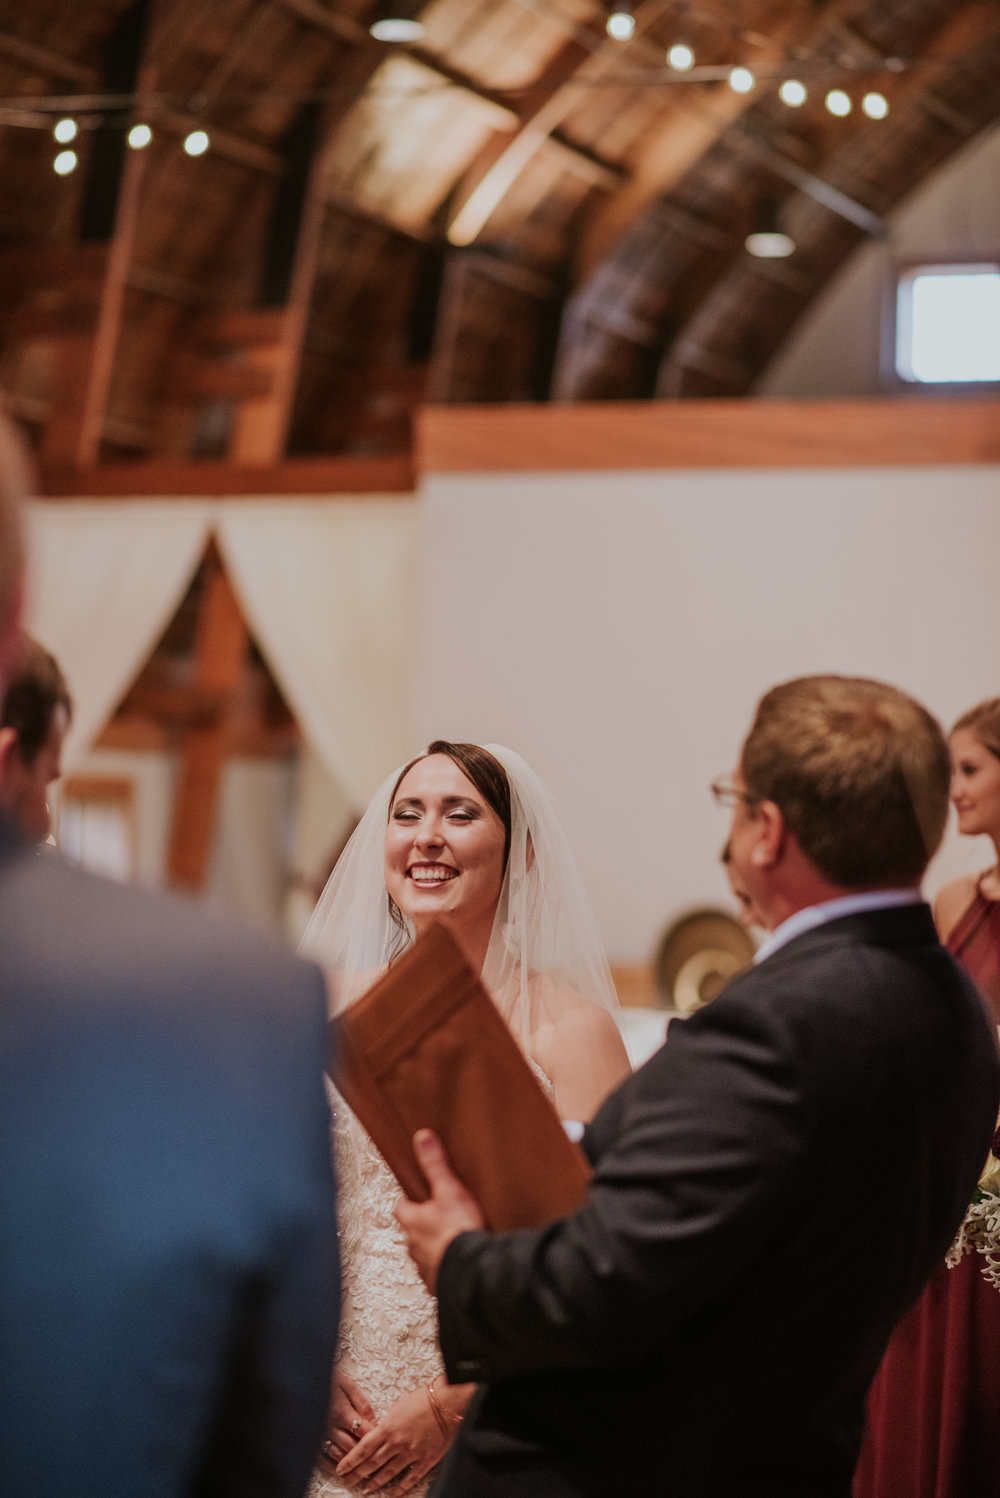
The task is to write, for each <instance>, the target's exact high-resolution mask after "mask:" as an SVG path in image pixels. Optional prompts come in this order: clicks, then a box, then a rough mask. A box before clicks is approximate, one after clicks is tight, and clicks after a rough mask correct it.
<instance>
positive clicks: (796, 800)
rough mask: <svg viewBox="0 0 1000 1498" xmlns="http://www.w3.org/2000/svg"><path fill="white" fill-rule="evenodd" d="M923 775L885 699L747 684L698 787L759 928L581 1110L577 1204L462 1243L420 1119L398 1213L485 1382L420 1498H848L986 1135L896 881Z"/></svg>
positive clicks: (967, 1004)
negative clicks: (425, 1190)
mask: <svg viewBox="0 0 1000 1498" xmlns="http://www.w3.org/2000/svg"><path fill="white" fill-rule="evenodd" d="M948 784H949V763H948V753H947V748H946V745H945V742H944V739H943V737H942V734H941V731H940V729H939V728H938V725H937V724H936V723H935V722H934V720H933V719H932V718H931V717H930V715H929V714H928V713H926V712H925V711H924V710H923V709H922V708H921V707H920V706H919V704H917V703H916V702H914V701H913V700H912V699H911V698H909V697H907V696H906V695H905V694H904V693H902V692H899V691H896V690H895V689H893V688H892V687H888V686H884V685H882V684H881V683H879V682H873V681H867V680H863V679H859V678H850V677H834V676H826V677H805V678H802V679H800V680H798V681H792V682H786V683H785V684H784V685H782V686H779V687H776V688H774V689H773V690H772V691H771V692H769V693H768V694H767V695H766V696H765V697H764V698H763V700H762V702H761V703H760V706H759V708H758V710H757V715H756V718H755V721H754V724H753V726H752V728H751V730H750V733H749V735H748V737H747V739H746V742H745V743H744V745H743V751H742V754H741V757H740V761H739V764H738V766H737V769H736V771H735V773H734V774H733V776H732V778H731V779H729V780H728V781H722V782H718V783H717V784H716V786H715V787H713V789H715V790H716V793H717V796H718V797H719V799H721V800H723V801H724V803H725V804H727V805H729V806H730V807H731V808H732V825H731V828H730V835H729V854H730V862H731V867H732V871H733V875H734V878H735V879H736V881H737V882H738V884H739V886H740V887H741V888H742V889H744V890H745V891H746V894H747V897H748V899H749V900H750V902H751V903H752V906H753V909H754V910H755V912H756V913H757V915H758V916H759V918H760V919H761V920H762V922H763V924H764V925H765V926H766V927H767V928H768V929H769V931H770V932H771V935H770V937H769V940H768V941H767V942H766V943H765V944H764V946H763V947H762V948H761V950H760V952H759V953H758V961H757V964H756V966H755V967H753V968H752V969H751V970H750V971H749V972H747V973H745V974H743V975H741V976H738V977H736V978H734V979H733V980H732V982H731V983H729V984H728V985H727V987H726V988H725V989H724V990H723V992H722V993H721V994H720V995H719V997H718V998H716V999H715V1001H714V1002H713V1003H711V1004H710V1005H708V1006H707V1007H706V1008H704V1009H702V1010H700V1011H699V1012H698V1013H696V1014H695V1015H693V1016H692V1017H691V1018H690V1019H688V1020H685V1021H684V1022H683V1023H677V1024H674V1025H672V1026H671V1028H670V1036H669V1039H668V1041H667V1043H666V1045H665V1046H663V1048H662V1049H661V1050H660V1051H659V1052H658V1053H657V1054H656V1055H655V1056H653V1057H652V1058H651V1059H650V1061H648V1062H647V1064H646V1065H645V1066H644V1067H643V1068H641V1069H640V1070H639V1071H638V1072H636V1073H635V1075H634V1076H632V1077H630V1078H628V1079H627V1080H626V1081H625V1082H623V1083H622V1085H621V1086H620V1087H619V1088H618V1089H617V1091H616V1092H614V1093H612V1095H611V1096H610V1097H609V1098H608V1100H607V1101H606V1103H605V1104H604V1106H603V1107H602V1108H601V1109H600V1111H599V1112H598V1114H597V1116H596V1117H595V1119H594V1120H593V1122H592V1123H591V1124H590V1126H589V1128H588V1130H587V1132H586V1135H585V1138H584V1146H585V1148H586V1150H587V1152H588V1154H589V1156H590V1158H591V1160H592V1162H593V1165H594V1176H593V1180H592V1183H591V1187H590V1191H589V1194H588V1198H587V1201H586V1203H585V1205H584V1206H583V1207H582V1208H581V1210H580V1211H578V1212H577V1213H575V1214H574V1215H573V1216H571V1217H568V1218H565V1219H562V1220H560V1221H557V1222H554V1223H552V1224H550V1225H548V1226H546V1227H543V1228H541V1229H539V1230H537V1231H521V1232H516V1233H508V1234H503V1235H493V1234H489V1233H486V1232H484V1231H482V1218H481V1217H480V1215H479V1212H478V1208H477V1206H476V1204H475V1202H474V1201H473V1200H472V1199H471V1197H470V1196H469V1195H468V1193H467V1192H465V1190H464V1188H463V1187H462V1186H461V1184H460V1183H459V1182H458V1181H457V1180H456V1178H455V1177H454V1176H453V1175H452V1174H451V1172H450V1170H449V1168H448V1165H447V1162H446V1161H445V1159H444V1157H443V1154H442V1151H441V1148H440V1145H439V1144H438V1143H437V1141H436V1140H434V1138H433V1136H432V1135H423V1136H421V1135H418V1136H417V1137H418V1142H419V1147H420V1149H421V1151H422V1157H423V1164H424V1169H425V1173H426V1175H427V1177H428V1180H429V1181H430V1183H431V1186H432V1188H433V1196H432V1198H431V1200H430V1201H429V1202H428V1203H426V1204H423V1205H416V1204H413V1203H403V1204H401V1205H400V1207H399V1208H398V1216H399V1219H400V1221H401V1222H402V1223H403V1225H404V1227H405V1228H406V1229H407V1230H408V1231H409V1233H410V1247H411V1252H412V1253H413V1255H414V1258H415V1259H416V1261H417V1263H418V1265H419V1267H420V1269H421V1272H422V1273H423V1275H424V1278H425V1279H426V1281H427V1283H428V1284H429V1285H431V1286H435V1287H436V1291H437V1296H438V1307H439V1323H440V1332H441V1345H442V1348H443V1351H444V1356H445V1364H446V1367H447V1370H448V1375H449V1377H450V1378H452V1379H453V1380H454V1381H456V1382H462V1381H468V1380H475V1381H477V1382H479V1383H480V1384H481V1385H482V1387H481V1389H480V1391H479V1392H478V1393H477V1395H476V1396H475V1399H474V1401H473V1404H472V1405H471V1406H470V1408H469V1411H468V1414H467V1418H466V1421H465V1425H464V1427H463V1429H462V1432H461V1434H460V1435H459V1437H458V1440H457V1441H456V1442H455V1445H454V1446H453V1448H452V1450H451V1452H450V1455H449V1457H448V1459H447V1460H446V1463H445V1467H444V1469H443V1473H442V1476H441V1478H440V1479H439V1484H438V1486H437V1487H435V1489H434V1493H435V1495H437V1494H440V1495H441V1498H491V1495H493V1494H497V1495H498V1498H499V1495H501V1494H502V1495H503V1498H608V1495H611V1494H619V1493H620V1494H622V1495H623V1498H624V1495H627V1498H661V1495H664V1494H668V1495H670V1498H848V1495H849V1493H850V1487H851V1474H852V1472H853V1469H854V1465H855V1461H856V1459H857V1453H858V1447H859V1443H860V1437H861V1425H862V1408H863V1401H864V1395H865V1390H866V1388H867V1386H868V1383H869V1381H870V1380H871V1378H872V1375H873V1374H874V1372H875V1369H876V1367H877V1365H878V1362H879V1359H880V1357H881V1354H882V1351H883V1349H884V1347H885V1345H886V1342H887V1340H888V1337H889V1333H890V1331H891V1330H892V1327H893V1324H894V1323H895V1322H896V1321H897V1320H898V1318H899V1317H900V1316H901V1315H902V1313H903V1312H904V1310H905V1309H906V1307H907V1306H908V1305H909V1304H911V1302H912V1301H913V1300H915V1298H916V1296H917V1294H918V1292H919V1291H920V1289H921V1287H922V1285H923V1283H924V1282H925V1280H926V1279H927V1278H928V1276H929V1275H930V1273H931V1271H932V1269H934V1267H935V1266H936V1265H937V1264H938V1263H939V1262H940V1260H941V1258H942V1256H943V1255H944V1253H945V1250H946V1249H947V1247H948V1244H949V1242H950V1241H951V1238H952V1235H953V1234H954V1232H955V1230H956V1228H957V1226H958V1224H959V1222H960V1220H961V1217H962V1214H963V1211H964V1209H965V1207H966V1204H967V1203H968V1201H969V1198H970V1195H971V1192H972V1190H973V1187H974V1185H975V1182H976V1178H977V1176H978V1174H979V1171H980V1169H981V1167H982V1165H983V1162H984V1161H985V1159H986V1155H987V1151H988V1149H989V1144H990V1136H991V1134H992V1131H993V1128H994V1125H995V1122H996V1111H997V1100H998V1091H1000V1071H998V1065H997V1058H996V1049H995V1043H994V1039H993V1035H992V1031H991V1027H990V1025H989V1023H988V1022H987V1019H986V1017H985V1014H984V1010H983V1007H982V1004H981V1002H980V999H979V996H978V994H977V993H976V991H975V989H974V988H973V985H972V984H971V983H970V982H969V980H968V979H967V977H966V976H965V975H964V974H963V973H962V972H961V971H960V970H959V968H958V967H957V966H956V965H955V963H954V962H953V961H952V959H951V958H950V957H949V955H948V954H947V952H945V951H944V949H943V948H942V947H941V945H940V943H939V942H938V940H937V937H936V935H935V931H934V925H933V922H932V920H931V915H930V911H929V910H928V909H927V906H926V905H924V904H923V902H922V901H921V898H920V895H919V892H918V889H917V886H918V885H919V883H920V880H921V878H922V876H923V873H924V869H925V868H926V865H927V862H928V859H929V858H930V856H931V854H932V853H933V852H934V850H935V849H936V847H937V845H938V843H939V841H940V838H941V834H942V831H943V828H944V823H945V817H946V813H947V805H948Z"/></svg>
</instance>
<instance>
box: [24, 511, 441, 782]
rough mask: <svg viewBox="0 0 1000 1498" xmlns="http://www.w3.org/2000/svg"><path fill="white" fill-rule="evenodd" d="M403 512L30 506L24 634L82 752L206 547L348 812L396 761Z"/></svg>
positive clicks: (403, 701) (411, 544) (410, 524)
mask: <svg viewBox="0 0 1000 1498" xmlns="http://www.w3.org/2000/svg"><path fill="white" fill-rule="evenodd" d="M417 524H418V519H417V507H416V505H415V504H414V503H413V501H412V499H394V498H382V497H377V498H367V497H366V498H364V499H354V498H341V497H337V498H335V499H330V500H322V499H318V500H314V499H308V500H295V499H292V500H289V499H280V500H271V499H268V500H254V499H247V500H227V501H223V502H219V501H212V500H182V499H168V500H150V499H143V500H127V501H117V500H116V501H96V500H95V501H93V502H90V501H80V500H72V501H68V502H61V501H58V500H46V501H39V502H36V503H35V504H33V505H32V506H30V508H29V516H28V525H29V546H30V558H31V563H30V571H29V579H28V613H27V626H28V629H29V630H30V631H31V632H32V633H33V634H34V635H36V636H37V637H38V638H39V639H40V640H41V641H42V643H43V644H45V645H46V646H47V647H48V649H50V650H51V651H52V652H53V654H54V655H55V656H56V657H57V659H58V660H59V663H60V665H61V666H62V668H63V671H64V672H65V675H66V678H67V680H68V682H69V684H70V690H71V692H72V694H73V700H74V705H75V714H74V722H73V728H72V731H71V734H70V736H69V739H68V741H67V745H66V749H65V752H64V762H65V765H66V768H68V769H69V768H72V766H73V764H74V762H76V761H78V760H79V758H80V756H81V755H82V754H83V753H85V752H86V750H87V748H88V746H89V745H90V743H91V742H92V740H93V739H94V737H95V736H96V734H97V733H98V732H99V731H100V729H101V727H102V726H103V724H104V723H105V722H106V721H107V719H108V717H109V716H110V715H111V713H112V712H113V710H114V708H115V706H116V704H117V703H118V701H119V700H120V698H121V697H122V695H123V694H124V692H125V691H126V690H127V688H128V687H129V685H130V684H131V682H132V681H133V679H134V678H135V676H136V674H137V672H138V671H139V669H140V667H141V666H142V664H143V662H144V661H145V660H146V658H147V657H148V655H149V653H150V651H151V650H152V648H153V646H154V645H155V643H156V640H157V639H158V637H159V635H160V634H161V633H162V631H163V629H164V627H165V625H166V624H167V622H168V621H169V619H170V618H171V616H172V614H173V612H174V610H175V609H176V607H177V605H178V603H179V602H180V599H181V598H182V596H183V594H184V591H185V589H186V588H187V586H188V583H189V582H190V579H191V576H192V574H193V572H194V569H195V567H196V566H197V563H198V561H199V559H200V557H201V555H202V553H203V551H204V548H205V545H206V543H207V541H208V538H209V536H210V535H211V534H213V533H214V534H215V535H216V536H217V538H218V541H219V545H220V548H221V550H222V553H223V556H224V559H225V563H226V566H227V569H228V570H229V573H230V576H231V578H232V580H233V583H234V586H235V588H236V590H237V593H238V595H239V598H240V602H241V605H242V607H243V609H244V612H245V615H246V618H247V622H248V624H249V626H250V629H251V631H252V632H253V634H254V636H255V638H256V640H257V642H258V644H259V645H260V647H261V649H262V651H263V652H264V654H265V655H266V656H267V659H268V663H269V665H270V667H271V669H272V671H273V672H274V675H275V677H276V678H277V680H278V682H279V684H280V686H281V690H282V691H283V692H284V694H285V697H286V699H287V701H288V703H289V706H290V707H291V709H292V711H293V712H294V714H295V716H296V718H297V720H298V722H299V725H300V726H301V728H302V731H303V733H304V735H305V737H306V739H307V740H308V742H309V744H310V747H311V748H312V750H313V752H314V753H315V754H316V756H317V757H318V759H319V760H320V761H321V762H322V764H323V765H324V766H325V767H326V769H327V771H328V772H329V773H330V775H331V776H332V777H333V778H334V779H335V780H336V781H337V782H339V784H340V785H342V786H343V788H344V791H345V792H346V794H347V795H348V797H349V799H350V800H351V801H352V802H354V804H355V805H357V806H358V807H362V806H364V805H365V804H366V803H367V801H368V799H369V798H370V796H371V794H372V792H373V790H374V789H375V787H376V786H377V785H378V784H379V782H380V781H381V779H382V778H383V776H384V775H385V774H386V773H387V771H388V770H389V769H391V768H392V766H393V765H394V764H397V763H398V762H399V761H400V760H401V759H403V758H404V757H405V756H406V755H407V754H408V753H410V752H411V750H412V745H413V726H412V718H413V701H412V683H413V669H412V660H413V639H414V628H415V620H416V608H415V605H416V576H417V555H416V552H417V546H418V530H417Z"/></svg>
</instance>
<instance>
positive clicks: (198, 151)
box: [184, 130, 211, 156]
mask: <svg viewBox="0 0 1000 1498" xmlns="http://www.w3.org/2000/svg"><path fill="white" fill-rule="evenodd" d="M210 145H211V141H210V140H209V138H208V132H207V131H206V130H192V131H191V134H190V135H186V136H185V137H184V149H185V151H186V152H187V154H188V155H189V156H204V154H205V152H206V151H207V150H208V148H209V146H210Z"/></svg>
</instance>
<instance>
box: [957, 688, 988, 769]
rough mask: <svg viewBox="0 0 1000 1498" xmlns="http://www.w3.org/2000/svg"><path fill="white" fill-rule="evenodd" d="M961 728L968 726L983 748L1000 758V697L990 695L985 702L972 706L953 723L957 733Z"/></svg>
mask: <svg viewBox="0 0 1000 1498" xmlns="http://www.w3.org/2000/svg"><path fill="white" fill-rule="evenodd" d="M960 728H967V729H968V730H969V732H970V733H973V734H975V736H976V738H977V739H978V740H979V742H980V743H981V744H982V746H983V748H984V749H988V750H989V752H990V754H994V755H996V757H997V759H1000V697H989V698H987V700H986V701H985V702H977V703H976V706H975V707H970V708H969V711H968V712H967V713H963V714H962V716H961V717H960V718H959V720H958V722H957V723H954V724H952V729H951V731H952V733H957V732H958V730H959V729H960Z"/></svg>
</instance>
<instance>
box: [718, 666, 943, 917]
mask: <svg viewBox="0 0 1000 1498" xmlns="http://www.w3.org/2000/svg"><path fill="white" fill-rule="evenodd" d="M949 774H950V763H949V757H948V747H947V744H946V742H945V738H944V735H943V733H942V732H941V728H940V726H939V725H938V723H937V722H936V721H935V720H934V718H932V717H931V715H930V713H928V712H927V710H926V709H925V708H923V707H921V705H920V704H919V703H918V702H915V701H914V699H913V698H912V697H909V696H907V694H906V693H905V692H901V691H899V690H898V688H896V687H891V686H888V685H886V684H885V683H884V682H879V681H870V680H868V679H867V678H865V677H852V676H804V677H800V678H799V679H797V680H795V681H788V682H784V683H783V684H782V685H781V686H777V687H774V688H773V689H772V690H771V691H770V692H768V693H767V694H766V695H765V696H764V697H763V698H762V699H761V701H760V704H759V705H758V708H757V713H756V716H755V718H754V722H753V726H752V727H751V729H750V732H749V734H748V735H747V738H746V741H745V743H744V745H743V751H742V754H741V757H740V763H739V765H738V767H737V770H736V774H735V776H734V782H735V792H734V794H735V796H736V805H735V808H734V812H733V825H732V828H731V832H730V850H731V862H732V870H733V873H734V875H735V876H736V877H737V878H738V879H739V881H740V883H741V885H742V886H743V887H744V888H745V890H746V892H747V894H748V895H749V896H750V898H751V900H752V902H753V904H754V905H755V907H756V908H757V909H758V910H759V911H760V912H761V913H762V914H763V915H764V916H765V918H767V917H768V915H769V914H771V915H772V916H773V917H774V918H775V919H777V920H780V919H783V918H786V917H787V915H788V914H790V913H791V911H792V910H794V909H796V908H801V907H802V906H804V905H810V904H816V903H820V902H821V901H822V900H823V899H832V898H835V897H836V896H837V895H838V894H841V893H847V892H855V891H862V890H873V889H891V888H912V887H914V886H916V885H918V884H919V883H920V880H921V879H922V877H923V874H924V870H925V869H926V867H927V864H928V862H929V861H930V859H931V857H932V855H933V854H934V852H935V851H936V850H937V847H938V844H939V843H940V841H941V837H942V834H943V832H944V826H945V821H946V818H947V814H948V787H949ZM770 923H771V924H774V920H773V919H772V920H771V922H770Z"/></svg>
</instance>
